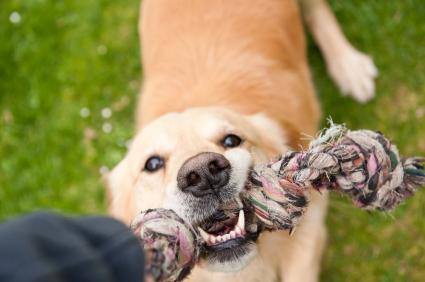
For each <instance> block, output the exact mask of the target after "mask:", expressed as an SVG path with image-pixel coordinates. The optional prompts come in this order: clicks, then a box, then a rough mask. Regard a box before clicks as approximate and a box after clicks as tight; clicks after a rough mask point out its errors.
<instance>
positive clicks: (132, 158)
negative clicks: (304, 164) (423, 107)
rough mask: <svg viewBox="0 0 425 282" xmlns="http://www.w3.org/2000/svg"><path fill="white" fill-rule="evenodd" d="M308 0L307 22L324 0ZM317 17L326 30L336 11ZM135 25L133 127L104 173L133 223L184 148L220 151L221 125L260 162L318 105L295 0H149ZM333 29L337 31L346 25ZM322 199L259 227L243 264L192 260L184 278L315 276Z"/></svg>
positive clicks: (162, 197) (301, 129)
mask: <svg viewBox="0 0 425 282" xmlns="http://www.w3.org/2000/svg"><path fill="white" fill-rule="evenodd" d="M304 1H305V2H306V3H305V6H306V10H307V11H308V15H309V22H310V23H312V22H315V21H318V22H321V21H319V20H318V16H317V15H318V14H320V9H322V10H323V9H325V10H326V9H328V8H327V7H325V8H323V7H324V6H323V5H324V3H323V2H322V1H321V0H304ZM319 2H320V5H315V4H317V3H319ZM317 7H318V8H317ZM310 8H311V9H310ZM315 8H317V9H319V10H317V11H318V12H315V11H316V10H314V9H315ZM328 16H329V15H328ZM321 23H323V24H322V27H323V28H325V29H327V28H329V29H330V30H331V29H332V28H335V25H336V22H335V21H332V19H331V20H328V21H324V22H321ZM327 25H328V26H327ZM139 31H140V33H141V42H142V63H143V70H144V83H143V89H142V95H141V96H140V100H139V103H138V109H137V116H136V118H137V130H138V131H139V133H138V134H137V135H136V137H135V138H134V140H133V143H132V145H131V147H130V149H129V152H128V154H127V156H126V157H125V158H124V159H123V160H122V161H121V163H120V164H119V165H118V166H117V167H116V168H115V169H114V170H113V172H112V173H111V175H110V176H109V181H108V185H109V187H110V189H109V192H110V196H111V203H110V213H111V214H112V215H114V216H116V217H117V218H120V219H121V220H123V221H125V222H127V223H128V222H130V221H131V219H132V218H133V217H134V216H135V215H136V214H137V213H138V212H139V211H140V210H143V209H147V208H155V207H163V206H166V205H167V198H169V197H170V193H172V192H173V189H176V175H177V172H178V170H179V168H180V166H181V164H182V163H183V162H184V161H185V160H186V159H188V158H189V157H191V156H193V155H195V154H197V153H199V152H204V151H211V152H218V153H222V154H226V152H225V150H224V149H223V148H222V147H220V146H219V144H218V142H219V140H220V138H222V136H223V134H226V133H229V132H232V133H233V132H236V133H238V134H239V135H241V136H242V137H243V138H244V139H245V142H244V143H243V146H242V148H241V150H243V151H244V152H249V155H250V156H251V158H252V162H253V163H254V164H255V163H260V162H265V161H268V160H269V159H270V158H271V157H273V156H274V155H276V154H278V153H281V152H284V151H286V150H288V148H289V147H292V148H294V147H298V146H299V145H300V144H302V143H303V142H302V140H301V139H300V137H301V136H302V134H308V135H313V134H314V133H315V132H316V131H317V129H318V123H319V119H320V111H319V105H318V101H317V99H316V97H315V95H314V91H313V87H312V82H311V78H310V73H309V69H308V65H307V59H306V50H305V49H306V48H305V39H304V34H303V30H302V25H301V17H300V13H299V10H298V5H297V3H296V1H292V0H286V1H284V0H250V1H246V0H231V1H229V0H211V1H202V0H178V1H177V0H175V1H170V0H144V1H143V5H142V8H141V20H140V24H139ZM325 34H327V35H329V33H325ZM315 35H317V37H319V38H318V39H319V41H320V33H315ZM330 36H331V39H333V41H334V42H340V41H341V40H338V38H339V39H340V38H341V36H342V33H337V34H335V36H334V38H332V35H330ZM322 41H323V40H322ZM331 41H332V40H331ZM324 44H325V45H326V43H324ZM322 47H323V44H322ZM331 47H332V44H328V45H326V49H327V50H331ZM334 48H335V49H334V51H341V50H342V49H343V48H347V47H346V46H341V45H340V46H338V44H336V45H334ZM327 59H331V58H327ZM176 112H177V113H176ZM152 154H159V155H161V156H163V157H164V158H165V159H166V166H165V169H163V170H161V171H160V172H157V173H155V174H146V173H144V172H143V165H144V162H145V161H146V159H147V158H148V157H149V156H150V155H152ZM326 205H327V196H326V195H319V194H313V196H312V198H311V201H310V205H309V210H308V212H307V215H306V217H305V218H304V220H303V222H302V224H301V225H300V227H299V228H298V229H297V231H296V232H295V234H294V235H293V236H292V237H289V236H288V235H287V233H285V232H275V233H266V234H263V235H262V236H261V237H260V239H259V242H258V249H259V253H258V255H257V257H256V258H255V259H254V260H253V261H251V262H250V263H249V265H248V266H247V267H246V268H244V269H243V270H241V271H239V272H236V273H227V274H224V273H219V272H211V271H209V270H206V269H203V268H202V267H197V268H196V269H195V270H194V272H193V274H192V275H191V276H190V277H189V281H219V282H224V281H244V282H247V281H261V282H268V281H278V280H279V281H289V282H294V281H303V282H309V281H316V280H317V279H318V273H319V269H320V258H321V254H322V251H323V248H324V244H325V240H326V229H325V224H324V220H325V215H326ZM201 265H202V263H201Z"/></svg>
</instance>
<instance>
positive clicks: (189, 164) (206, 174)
mask: <svg viewBox="0 0 425 282" xmlns="http://www.w3.org/2000/svg"><path fill="white" fill-rule="evenodd" d="M230 171H231V167H230V163H229V161H228V160H227V159H226V158H225V157H224V156H223V155H221V154H217V153H212V152H206V153H200V154H198V155H196V156H193V157H191V158H190V159H188V160H186V161H185V162H184V164H183V165H182V167H181V168H180V170H179V172H178V174H177V186H178V187H179V188H180V189H181V190H182V191H184V192H187V193H192V194H193V195H194V196H195V197H202V196H205V195H208V194H211V193H214V190H217V189H220V188H222V187H223V186H225V185H227V183H228V182H229V179H230Z"/></svg>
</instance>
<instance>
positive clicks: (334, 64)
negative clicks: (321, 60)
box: [327, 47, 378, 103]
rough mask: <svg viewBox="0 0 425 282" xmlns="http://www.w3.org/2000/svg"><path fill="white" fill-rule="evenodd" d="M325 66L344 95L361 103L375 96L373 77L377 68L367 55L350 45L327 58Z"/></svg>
mask: <svg viewBox="0 0 425 282" xmlns="http://www.w3.org/2000/svg"><path fill="white" fill-rule="evenodd" d="M327 68H328V72H329V75H330V76H331V78H332V79H333V81H334V82H335V83H336V85H337V86H338V87H339V89H340V91H341V92H342V94H343V95H344V96H345V95H350V96H352V97H353V98H354V99H355V100H357V101H358V102H361V103H365V102H367V101H369V100H370V99H372V98H373V97H374V96H375V81H374V79H375V78H376V76H377V75H378V70H377V68H376V67H375V64H374V63H373V60H372V58H371V57H369V56H368V55H366V54H363V53H361V52H359V51H357V50H356V49H354V48H352V47H350V48H347V50H345V51H344V52H342V53H341V54H340V55H337V56H333V57H332V58H330V60H327Z"/></svg>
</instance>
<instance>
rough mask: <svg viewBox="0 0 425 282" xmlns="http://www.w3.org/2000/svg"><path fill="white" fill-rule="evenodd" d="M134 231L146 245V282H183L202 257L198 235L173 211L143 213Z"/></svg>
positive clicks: (134, 224)
mask: <svg viewBox="0 0 425 282" xmlns="http://www.w3.org/2000/svg"><path fill="white" fill-rule="evenodd" d="M131 229H132V230H133V232H134V234H135V235H136V236H137V237H138V238H140V240H141V243H142V244H143V245H142V246H143V248H144V251H145V277H146V278H147V279H146V281H170V282H171V281H181V280H182V279H183V278H184V277H186V276H187V275H188V274H189V272H190V270H191V269H192V268H193V267H194V265H195V263H196V261H197V259H198V255H199V244H198V243H197V240H196V235H195V232H194V230H193V228H192V226H191V225H189V224H187V223H186V222H184V221H183V219H181V218H180V217H179V216H178V215H177V214H176V213H175V212H174V211H172V210H166V209H152V210H148V211H146V212H142V213H141V214H139V215H138V216H137V217H136V218H135V219H134V220H133V223H132V224H131Z"/></svg>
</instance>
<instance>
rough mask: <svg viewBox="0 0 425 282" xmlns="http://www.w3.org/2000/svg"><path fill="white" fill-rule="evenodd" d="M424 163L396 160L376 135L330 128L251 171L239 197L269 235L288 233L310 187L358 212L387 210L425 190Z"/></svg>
mask: <svg viewBox="0 0 425 282" xmlns="http://www.w3.org/2000/svg"><path fill="white" fill-rule="evenodd" d="M424 161H425V159H424V158H419V157H412V158H407V159H401V158H400V156H399V153H398V150H397V147H396V146H395V145H394V144H391V142H390V141H389V140H388V139H387V138H386V137H385V136H383V135H382V134H381V133H379V132H373V131H370V130H357V131H350V130H347V129H346V128H345V127H344V126H341V125H331V127H330V128H329V129H327V130H325V131H324V132H323V133H322V134H321V135H320V136H319V137H318V138H317V139H315V140H313V141H312V142H311V143H310V145H309V149H308V150H307V151H301V152H293V151H291V152H288V153H286V154H285V155H283V156H281V157H280V158H279V159H278V160H277V161H275V162H273V163H270V164H267V165H262V166H259V167H257V168H255V169H254V172H253V173H252V176H251V181H250V189H248V190H247V191H246V192H245V193H244V195H243V197H245V198H246V199H247V201H245V202H247V203H248V205H252V206H253V208H254V210H255V213H256V215H257V218H258V219H259V220H260V221H261V222H262V223H264V225H265V227H266V228H267V229H271V230H276V229H279V230H282V229H289V230H291V229H292V228H293V227H294V226H295V225H296V224H297V223H298V221H299V219H300V218H301V216H302V215H303V213H304V211H305V209H306V207H307V202H308V201H307V199H308V193H309V190H310V188H313V189H316V190H318V191H323V190H330V191H338V192H342V193H344V194H346V195H348V196H349V197H350V198H351V199H352V201H353V202H354V204H355V205H356V206H357V207H359V208H363V209H366V210H373V209H376V210H380V211H388V210H391V209H393V208H395V207H396V206H397V205H399V204H400V203H401V202H402V201H403V200H404V199H406V198H407V197H409V196H411V195H413V194H414V193H415V191H416V190H417V189H418V188H419V187H420V186H423V185H425V170H424V166H423V163H424Z"/></svg>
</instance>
